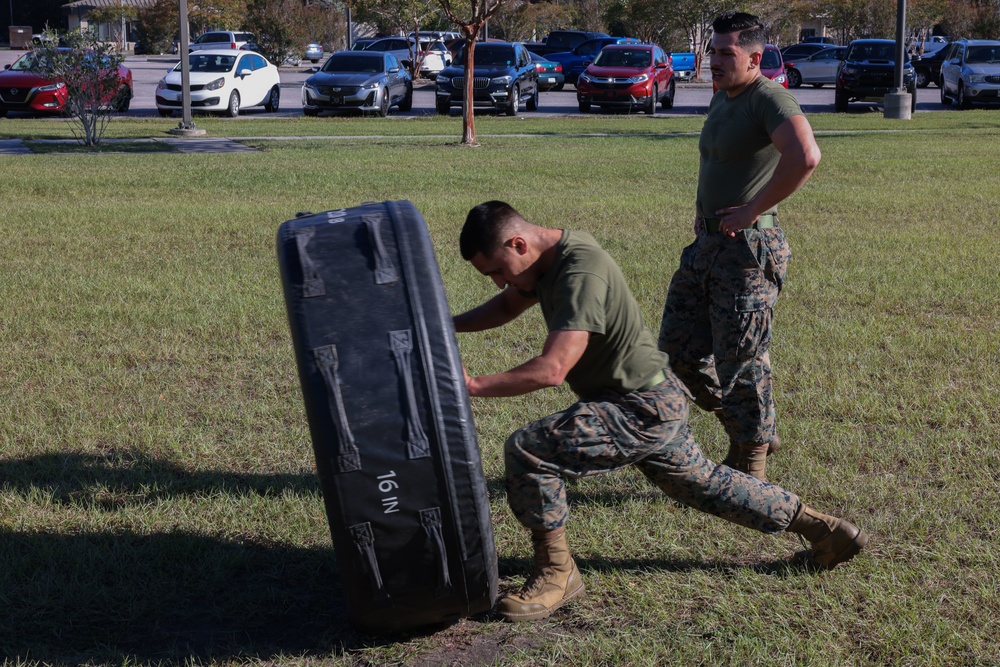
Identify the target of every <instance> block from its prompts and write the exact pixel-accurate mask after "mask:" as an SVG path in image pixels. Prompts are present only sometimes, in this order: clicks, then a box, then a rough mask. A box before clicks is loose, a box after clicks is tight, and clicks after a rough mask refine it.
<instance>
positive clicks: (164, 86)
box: [156, 79, 167, 90]
mask: <svg viewBox="0 0 1000 667" xmlns="http://www.w3.org/2000/svg"><path fill="white" fill-rule="evenodd" d="M156 89H157V90H166V89H167V80H166V79H160V81H159V82H158V83H157V84H156Z"/></svg>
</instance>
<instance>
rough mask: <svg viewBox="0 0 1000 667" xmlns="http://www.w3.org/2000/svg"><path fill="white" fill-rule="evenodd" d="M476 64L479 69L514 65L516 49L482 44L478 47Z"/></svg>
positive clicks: (475, 57) (475, 55)
mask: <svg viewBox="0 0 1000 667" xmlns="http://www.w3.org/2000/svg"><path fill="white" fill-rule="evenodd" d="M473 59H474V60H475V64H476V65H477V66H479V67H499V66H504V65H513V64H514V49H512V48H510V47H509V46H499V47H498V46H493V45H491V44H481V45H479V46H477V47H476V51H475V54H474V56H473Z"/></svg>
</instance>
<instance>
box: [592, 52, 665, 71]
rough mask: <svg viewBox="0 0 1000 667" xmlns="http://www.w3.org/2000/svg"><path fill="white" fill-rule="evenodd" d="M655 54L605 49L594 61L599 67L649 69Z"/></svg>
mask: <svg viewBox="0 0 1000 667" xmlns="http://www.w3.org/2000/svg"><path fill="white" fill-rule="evenodd" d="M652 57H653V54H652V52H650V51H648V50H646V49H640V50H634V51H633V50H632V49H604V50H603V51H601V52H600V53H599V54H597V58H596V59H595V60H594V64H595V65H597V66H599V67H643V68H645V67H649V64H650V62H652Z"/></svg>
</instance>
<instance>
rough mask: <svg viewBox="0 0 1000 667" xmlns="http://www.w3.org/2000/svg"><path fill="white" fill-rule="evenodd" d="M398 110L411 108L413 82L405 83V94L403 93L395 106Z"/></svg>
mask: <svg viewBox="0 0 1000 667" xmlns="http://www.w3.org/2000/svg"><path fill="white" fill-rule="evenodd" d="M397 108H398V109H399V110H400V111H409V110H410V109H412V108H413V84H412V83H407V84H406V94H405V95H403V101H402V102H400V103H399V106H398V107H397Z"/></svg>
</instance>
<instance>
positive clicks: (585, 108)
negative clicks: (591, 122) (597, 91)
mask: <svg viewBox="0 0 1000 667" xmlns="http://www.w3.org/2000/svg"><path fill="white" fill-rule="evenodd" d="M578 101H579V102H580V113H590V100H578Z"/></svg>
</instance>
